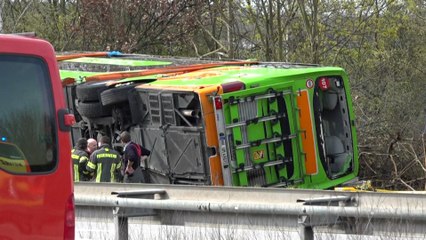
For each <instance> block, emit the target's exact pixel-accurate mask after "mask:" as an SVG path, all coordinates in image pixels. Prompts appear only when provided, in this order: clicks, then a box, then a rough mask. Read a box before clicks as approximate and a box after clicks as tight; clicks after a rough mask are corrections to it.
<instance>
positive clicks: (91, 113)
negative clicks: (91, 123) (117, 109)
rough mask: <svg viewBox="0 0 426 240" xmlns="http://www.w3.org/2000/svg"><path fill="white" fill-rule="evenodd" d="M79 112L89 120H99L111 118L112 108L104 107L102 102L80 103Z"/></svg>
mask: <svg viewBox="0 0 426 240" xmlns="http://www.w3.org/2000/svg"><path fill="white" fill-rule="evenodd" d="M77 110H78V112H79V113H80V115H81V116H84V117H87V118H97V117H106V116H111V114H112V110H111V107H105V106H102V104H101V103H100V102H79V103H78V108H77Z"/></svg>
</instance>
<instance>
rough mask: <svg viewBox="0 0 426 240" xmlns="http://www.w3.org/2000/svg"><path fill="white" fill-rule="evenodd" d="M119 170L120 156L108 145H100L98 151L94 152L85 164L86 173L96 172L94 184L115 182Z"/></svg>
mask: <svg viewBox="0 0 426 240" xmlns="http://www.w3.org/2000/svg"><path fill="white" fill-rule="evenodd" d="M120 169H121V156H120V154H119V153H118V152H117V151H115V150H114V149H111V148H110V147H109V145H108V144H105V145H102V146H101V148H100V149H98V150H96V151H94V152H93V153H92V155H91V156H90V161H89V163H88V164H87V170H88V171H90V172H94V171H96V182H117V176H118V174H120Z"/></svg>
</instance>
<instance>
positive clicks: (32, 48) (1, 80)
mask: <svg viewBox="0 0 426 240" xmlns="http://www.w3.org/2000/svg"><path fill="white" fill-rule="evenodd" d="M73 120H74V117H73V115H71V114H69V113H68V111H67V110H66V109H65V101H64V96H63V92H62V87H61V82H60V78H59V72H58V67H57V63H56V58H55V52H54V49H53V47H52V45H51V44H49V43H48V42H46V41H44V40H40V39H35V38H27V37H22V36H14V35H1V34H0V160H1V161H0V239H31V240H33V239H74V226H75V212H74V195H73V191H74V189H73V185H72V184H73V182H72V168H71V160H70V159H71V158H70V153H71V149H70V147H71V145H70V135H69V130H70V126H71V125H72V124H73ZM59 143H61V144H59Z"/></svg>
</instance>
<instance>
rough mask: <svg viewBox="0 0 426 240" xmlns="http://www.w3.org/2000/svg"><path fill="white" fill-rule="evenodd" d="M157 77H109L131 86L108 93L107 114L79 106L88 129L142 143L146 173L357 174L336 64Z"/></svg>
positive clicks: (277, 179) (199, 178) (294, 181)
mask: <svg viewBox="0 0 426 240" xmlns="http://www.w3.org/2000/svg"><path fill="white" fill-rule="evenodd" d="M159 76H160V75H156V76H151V77H140V78H131V79H121V80H120V81H117V82H116V83H117V84H115V85H114V84H113V85H112V86H110V87H109V88H108V89H107V90H108V91H110V92H112V90H111V89H114V91H117V92H118V91H119V90H120V88H122V89H123V90H124V88H128V89H131V90H129V92H127V95H128V96H129V97H128V98H127V101H124V102H123V101H122V100H121V101H117V103H114V104H112V105H109V103H110V102H108V105H109V106H108V107H111V116H108V117H111V118H112V119H111V120H110V122H108V121H106V120H105V118H106V116H99V117H98V116H90V117H85V116H84V115H85V114H81V115H82V116H83V117H82V121H85V122H87V123H88V124H89V125H92V127H91V129H95V131H94V132H93V130H91V131H92V132H91V135H92V136H94V133H96V134H98V133H105V132H108V131H109V132H119V131H120V130H128V131H130V132H131V134H132V136H133V139H134V140H135V141H136V142H139V143H141V144H143V146H144V147H146V148H148V149H150V150H151V151H152V154H151V156H150V158H149V160H148V161H147V162H146V163H145V166H144V169H145V171H146V173H147V174H148V175H149V176H150V179H151V182H154V183H171V184H173V183H178V184H204V185H226V186H262V187H295V188H318V189H328V188H332V187H334V186H337V185H340V184H343V183H345V182H348V181H350V180H353V179H354V178H356V177H357V175H358V171H359V162H358V148H357V138H356V129H355V126H354V118H355V116H354V113H353V107H352V101H351V96H350V87H349V80H348V76H347V74H346V73H345V71H344V70H343V69H341V68H337V67H317V66H303V65H291V64H272V63H261V64H259V65H251V66H230V67H217V68H210V69H203V70H198V71H193V72H189V73H183V74H177V75H173V76H168V77H167V76H166V77H162V78H160V77H159ZM138 79H140V81H138ZM146 79H151V80H150V81H146ZM105 91H106V90H105ZM102 95H104V96H105V95H107V94H101V97H100V98H101V99H100V100H99V101H101V102H104V101H103V99H102ZM108 95H109V96H108V97H109V98H108V99H110V97H111V95H110V94H108ZM80 102H81V101H80ZM83 102H84V101H83ZM77 110H78V107H77ZM116 111H122V113H121V114H119V115H120V123H121V126H117V122H118V121H117V114H116ZM113 113H114V114H115V117H114V114H113ZM100 119H102V121H101V120H100ZM96 129H97V131H96ZM106 129H108V131H106ZM111 130H112V131H111ZM87 137H89V136H87ZM112 137H113V138H114V136H112Z"/></svg>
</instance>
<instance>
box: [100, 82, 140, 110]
mask: <svg viewBox="0 0 426 240" xmlns="http://www.w3.org/2000/svg"><path fill="white" fill-rule="evenodd" d="M134 87H135V85H133V84H131V85H126V86H120V87H115V88H111V89H108V90H105V91H103V92H102V93H101V102H102V105H104V106H109V105H112V104H116V103H122V102H127V101H128V100H129V99H128V97H129V95H128V94H129V92H130V90H132V89H133V88H134Z"/></svg>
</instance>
